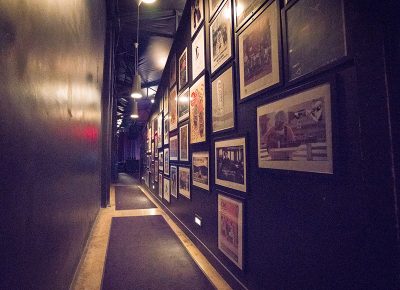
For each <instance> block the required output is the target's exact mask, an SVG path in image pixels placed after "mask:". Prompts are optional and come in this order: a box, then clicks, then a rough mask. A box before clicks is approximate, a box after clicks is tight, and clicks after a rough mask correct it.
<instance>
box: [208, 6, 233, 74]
mask: <svg viewBox="0 0 400 290" xmlns="http://www.w3.org/2000/svg"><path fill="white" fill-rule="evenodd" d="M210 47H211V73H213V72H215V71H216V70H217V69H218V68H219V67H220V66H222V65H223V64H224V63H225V62H226V61H228V60H229V59H230V58H231V57H232V5H231V1H230V0H226V1H225V3H224V4H223V6H222V8H221V10H220V11H218V14H217V16H216V17H215V19H214V20H213V22H212V23H211V25H210Z"/></svg>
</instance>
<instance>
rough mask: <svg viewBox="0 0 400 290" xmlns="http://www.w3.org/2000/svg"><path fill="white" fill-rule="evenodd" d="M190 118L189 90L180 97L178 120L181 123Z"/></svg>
mask: <svg viewBox="0 0 400 290" xmlns="http://www.w3.org/2000/svg"><path fill="white" fill-rule="evenodd" d="M187 118H189V89H186V90H185V91H184V92H183V93H181V94H180V95H179V97H178V120H179V122H181V121H184V120H186V119H187Z"/></svg>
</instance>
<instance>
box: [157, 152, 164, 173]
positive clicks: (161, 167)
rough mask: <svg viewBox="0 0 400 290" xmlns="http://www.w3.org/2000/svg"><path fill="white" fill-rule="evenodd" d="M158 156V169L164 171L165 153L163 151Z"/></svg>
mask: <svg viewBox="0 0 400 290" xmlns="http://www.w3.org/2000/svg"><path fill="white" fill-rule="evenodd" d="M158 155H159V158H158V160H159V162H158V169H159V170H161V171H163V170H164V152H163V151H162V150H161V151H160V153H159V154H158Z"/></svg>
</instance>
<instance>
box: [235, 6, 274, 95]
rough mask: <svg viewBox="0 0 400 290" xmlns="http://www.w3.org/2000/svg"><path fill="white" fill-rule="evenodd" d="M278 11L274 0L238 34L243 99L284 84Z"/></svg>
mask: <svg viewBox="0 0 400 290" xmlns="http://www.w3.org/2000/svg"><path fill="white" fill-rule="evenodd" d="M278 12H279V8H278V5H277V2H276V1H273V2H272V3H271V4H270V5H269V6H267V7H264V8H263V10H262V11H261V12H260V14H258V15H257V16H256V17H254V18H253V19H252V22H251V23H249V25H248V26H247V27H245V29H244V30H243V31H242V32H241V33H240V34H239V36H238V47H239V50H238V58H239V62H238V63H239V80H240V81H239V83H240V99H241V100H243V99H245V98H247V97H249V96H251V95H254V94H256V93H258V92H260V91H262V90H265V89H267V88H271V87H272V86H274V85H277V84H279V83H280V79H281V78H280V75H281V74H280V68H279V67H280V60H279V55H280V44H279V29H278V21H279V13H278Z"/></svg>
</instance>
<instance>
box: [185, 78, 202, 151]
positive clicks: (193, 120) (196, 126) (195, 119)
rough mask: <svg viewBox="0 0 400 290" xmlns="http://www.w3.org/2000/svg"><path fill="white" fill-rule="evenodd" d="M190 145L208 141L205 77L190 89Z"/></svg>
mask: <svg viewBox="0 0 400 290" xmlns="http://www.w3.org/2000/svg"><path fill="white" fill-rule="evenodd" d="M189 115H190V144H193V143H200V142H204V141H206V90H205V76H204V75H203V76H202V77H201V78H199V79H198V80H197V81H196V83H195V84H194V85H193V86H192V87H190V114H189Z"/></svg>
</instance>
